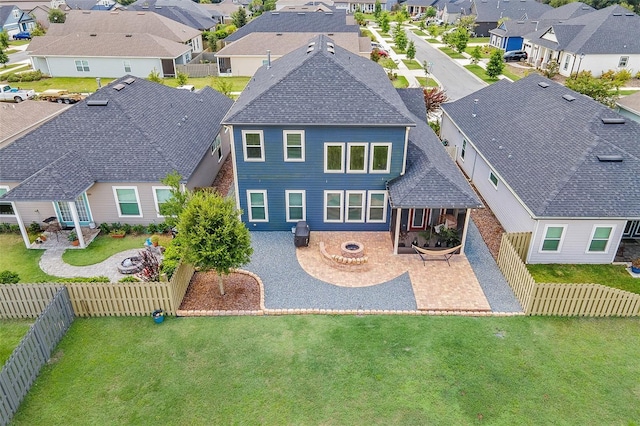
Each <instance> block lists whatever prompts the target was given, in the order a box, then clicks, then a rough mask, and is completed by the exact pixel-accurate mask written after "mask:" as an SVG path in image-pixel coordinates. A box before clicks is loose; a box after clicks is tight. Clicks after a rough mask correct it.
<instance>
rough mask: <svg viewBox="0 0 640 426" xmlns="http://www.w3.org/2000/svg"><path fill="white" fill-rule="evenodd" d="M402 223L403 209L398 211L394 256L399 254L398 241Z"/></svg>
mask: <svg viewBox="0 0 640 426" xmlns="http://www.w3.org/2000/svg"><path fill="white" fill-rule="evenodd" d="M401 221H402V209H396V232H395V235H394V237H393V254H398V240H399V239H400V222H401Z"/></svg>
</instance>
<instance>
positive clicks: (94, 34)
mask: <svg viewBox="0 0 640 426" xmlns="http://www.w3.org/2000/svg"><path fill="white" fill-rule="evenodd" d="M97 35H98V34H96V33H93V34H89V36H91V37H95V36H97Z"/></svg>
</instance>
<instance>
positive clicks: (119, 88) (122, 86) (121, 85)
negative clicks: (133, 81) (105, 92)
mask: <svg viewBox="0 0 640 426" xmlns="http://www.w3.org/2000/svg"><path fill="white" fill-rule="evenodd" d="M124 87H125V86H124V84H122V83H119V84H116V85H115V86H113V88H114V89H115V90H116V91H118V92H119V91H121V90H122V89H124Z"/></svg>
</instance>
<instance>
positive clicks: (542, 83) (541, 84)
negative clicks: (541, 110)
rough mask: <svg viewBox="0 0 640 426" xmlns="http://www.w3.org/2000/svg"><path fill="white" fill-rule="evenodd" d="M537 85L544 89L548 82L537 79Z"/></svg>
mask: <svg viewBox="0 0 640 426" xmlns="http://www.w3.org/2000/svg"><path fill="white" fill-rule="evenodd" d="M538 86H540V87H542V88H543V89H546V88H547V87H549V83H547V82H546V81H539V82H538Z"/></svg>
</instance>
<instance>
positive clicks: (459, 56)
mask: <svg viewBox="0 0 640 426" xmlns="http://www.w3.org/2000/svg"><path fill="white" fill-rule="evenodd" d="M440 50H442V51H443V52H444V53H445V54H447V55H448V56H449V57H451V58H453V59H464V58H465V57H464V56H463V55H462V54H461V53H458V52H456V51H455V50H453V49H452V48H450V47H448V46H443V47H441V48H440Z"/></svg>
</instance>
